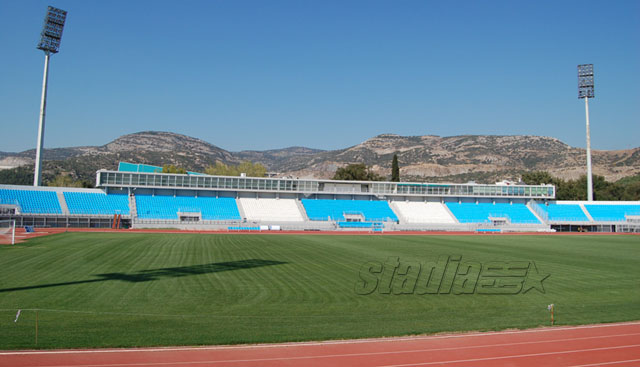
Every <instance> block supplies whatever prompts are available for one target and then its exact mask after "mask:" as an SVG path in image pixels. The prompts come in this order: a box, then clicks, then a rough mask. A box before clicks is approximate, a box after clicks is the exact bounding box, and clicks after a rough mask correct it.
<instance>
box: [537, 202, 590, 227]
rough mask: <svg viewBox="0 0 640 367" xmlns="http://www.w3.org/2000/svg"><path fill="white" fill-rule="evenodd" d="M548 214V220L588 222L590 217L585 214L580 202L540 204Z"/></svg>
mask: <svg viewBox="0 0 640 367" xmlns="http://www.w3.org/2000/svg"><path fill="white" fill-rule="evenodd" d="M539 206H540V208H542V210H544V211H546V212H547V214H548V220H550V221H561V222H588V221H589V218H588V217H587V216H586V215H585V214H584V212H583V211H582V208H581V207H580V205H578V204H555V203H549V205H544V204H541V205H539Z"/></svg>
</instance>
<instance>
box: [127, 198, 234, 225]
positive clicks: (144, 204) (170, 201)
mask: <svg viewBox="0 0 640 367" xmlns="http://www.w3.org/2000/svg"><path fill="white" fill-rule="evenodd" d="M136 210H137V213H138V217H139V218H142V219H179V218H178V212H183V213H194V212H195V213H200V215H201V218H202V220H239V219H240V212H239V211H238V206H237V205H236V200H235V199H234V198H216V197H192V196H161V195H156V196H151V195H136Z"/></svg>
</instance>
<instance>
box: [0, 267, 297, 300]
mask: <svg viewBox="0 0 640 367" xmlns="http://www.w3.org/2000/svg"><path fill="white" fill-rule="evenodd" d="M282 264H286V263H285V262H282V261H275V260H261V259H249V260H238V261H227V262H219V263H211V264H202V265H191V266H177V267H173V268H161V269H149V270H141V271H138V272H137V273H131V274H127V273H107V274H96V275H95V276H97V277H99V278H98V279H87V280H77V281H74V282H63V283H50V284H41V285H32V286H26V287H15V288H4V289H0V293H3V292H15V291H26V290H29V289H40V288H51V287H61V286H66V285H75V284H86V283H97V282H106V281H110V280H120V281H124V282H129V283H139V282H149V281H153V280H158V279H160V278H179V277H184V276H188V275H200V274H211V273H218V272H221V271H230V270H241V269H251V268H258V267H262V266H271V265H282Z"/></svg>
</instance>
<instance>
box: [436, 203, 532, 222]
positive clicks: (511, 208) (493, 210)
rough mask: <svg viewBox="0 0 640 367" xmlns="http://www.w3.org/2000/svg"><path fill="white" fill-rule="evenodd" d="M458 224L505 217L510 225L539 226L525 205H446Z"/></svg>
mask: <svg viewBox="0 0 640 367" xmlns="http://www.w3.org/2000/svg"><path fill="white" fill-rule="evenodd" d="M446 205H447V207H448V208H449V210H450V211H451V213H453V215H454V216H455V217H456V218H457V219H458V222H460V223H487V222H490V219H489V218H490V217H502V218H504V217H506V218H509V220H510V221H511V223H519V224H540V221H539V220H538V218H536V216H535V215H534V214H533V213H532V212H531V210H529V208H528V207H527V206H526V205H525V204H507V203H496V204H492V203H478V204H476V203H446Z"/></svg>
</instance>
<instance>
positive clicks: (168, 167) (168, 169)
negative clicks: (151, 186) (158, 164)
mask: <svg viewBox="0 0 640 367" xmlns="http://www.w3.org/2000/svg"><path fill="white" fill-rule="evenodd" d="M162 173H181V174H185V173H187V170H186V169H184V168H182V167H176V166H174V165H173V164H165V165H163V166H162Z"/></svg>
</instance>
